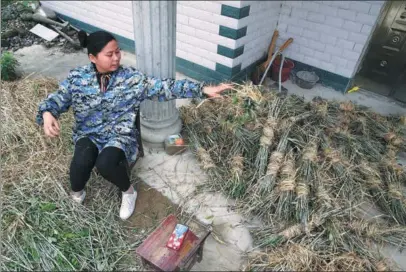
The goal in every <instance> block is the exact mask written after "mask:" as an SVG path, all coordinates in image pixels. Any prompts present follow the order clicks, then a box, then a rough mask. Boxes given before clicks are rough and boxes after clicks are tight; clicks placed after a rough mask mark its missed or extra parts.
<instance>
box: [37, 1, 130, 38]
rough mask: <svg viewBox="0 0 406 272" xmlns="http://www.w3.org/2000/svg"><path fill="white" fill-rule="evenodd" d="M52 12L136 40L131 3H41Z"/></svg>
mask: <svg viewBox="0 0 406 272" xmlns="http://www.w3.org/2000/svg"><path fill="white" fill-rule="evenodd" d="M41 3H42V4H43V5H44V6H45V7H47V8H50V9H51V10H53V11H55V12H57V13H60V14H63V15H66V16H69V17H71V18H73V19H76V20H79V21H82V22H84V23H87V24H90V25H93V26H96V27H99V28H102V29H106V30H107V31H110V32H112V33H114V34H118V35H120V36H123V37H125V38H128V39H131V40H134V31H133V29H134V25H133V19H132V3H131V1H120V2H119V3H117V1H91V2H87V1H72V2H71V1H41Z"/></svg>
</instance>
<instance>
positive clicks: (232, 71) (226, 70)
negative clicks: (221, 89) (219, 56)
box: [216, 63, 241, 77]
mask: <svg viewBox="0 0 406 272" xmlns="http://www.w3.org/2000/svg"><path fill="white" fill-rule="evenodd" d="M240 71H241V63H240V64H238V65H237V66H234V67H232V68H230V67H228V66H225V65H223V64H220V63H216V72H219V73H222V74H224V75H226V76H228V77H232V76H234V75H236V74H238V73H239V72H240Z"/></svg>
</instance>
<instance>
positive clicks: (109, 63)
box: [89, 40, 121, 73]
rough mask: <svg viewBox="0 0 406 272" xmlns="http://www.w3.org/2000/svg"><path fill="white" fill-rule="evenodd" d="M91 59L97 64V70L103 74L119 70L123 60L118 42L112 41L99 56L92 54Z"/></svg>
mask: <svg viewBox="0 0 406 272" xmlns="http://www.w3.org/2000/svg"><path fill="white" fill-rule="evenodd" d="M89 59H90V61H91V62H93V63H94V64H96V67H97V70H98V71H99V72H101V73H107V72H113V71H115V70H117V69H118V67H119V66H120V60H121V51H120V48H119V47H118V43H117V41H115V40H112V41H110V42H109V43H108V44H106V46H105V47H104V48H103V50H102V51H100V52H99V54H97V56H93V55H92V54H90V55H89Z"/></svg>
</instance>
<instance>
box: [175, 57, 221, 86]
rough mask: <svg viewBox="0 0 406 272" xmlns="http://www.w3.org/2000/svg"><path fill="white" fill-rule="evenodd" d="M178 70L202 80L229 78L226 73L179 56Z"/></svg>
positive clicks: (211, 80)
mask: <svg viewBox="0 0 406 272" xmlns="http://www.w3.org/2000/svg"><path fill="white" fill-rule="evenodd" d="M176 70H177V71H179V72H181V73H183V74H185V75H186V76H189V77H191V78H194V79H196V80H201V81H210V82H221V81H223V80H226V79H227V78H228V77H227V76H226V75H223V74H221V73H219V72H216V71H213V70H211V69H209V68H207V67H204V66H202V65H199V64H196V63H193V62H191V61H188V60H185V59H183V58H179V57H176Z"/></svg>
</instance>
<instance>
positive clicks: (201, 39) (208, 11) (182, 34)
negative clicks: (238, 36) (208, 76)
mask: <svg viewBox="0 0 406 272" xmlns="http://www.w3.org/2000/svg"><path fill="white" fill-rule="evenodd" d="M226 4H227V5H230V6H235V7H240V4H241V1H227V3H226ZM239 24H240V23H239V20H237V19H234V18H229V17H226V16H222V15H221V1H178V2H177V17H176V35H177V37H176V47H177V51H176V56H178V57H180V58H184V59H186V60H188V61H191V62H194V63H196V64H199V65H202V66H204V67H206V68H209V69H212V70H215V67H216V62H217V63H220V64H223V65H226V66H228V67H234V66H235V65H236V62H235V60H233V59H230V58H226V57H224V56H221V55H218V54H217V46H218V45H219V44H220V45H223V46H226V47H228V48H231V49H235V48H237V42H236V41H235V40H233V39H229V38H226V37H222V36H220V35H219V34H218V33H219V27H220V25H223V26H227V27H231V28H234V29H238V28H239Z"/></svg>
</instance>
